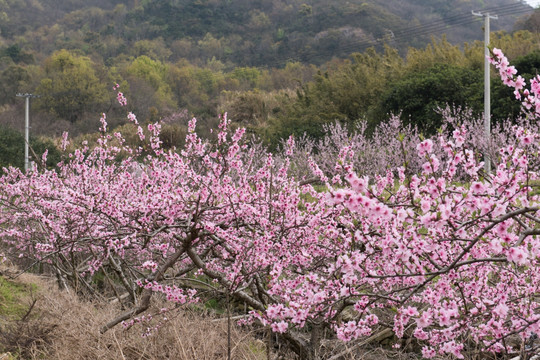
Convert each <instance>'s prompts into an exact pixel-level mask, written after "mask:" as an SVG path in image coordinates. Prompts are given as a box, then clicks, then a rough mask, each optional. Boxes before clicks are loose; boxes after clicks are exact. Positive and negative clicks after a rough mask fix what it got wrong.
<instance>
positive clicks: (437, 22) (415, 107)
mask: <svg viewBox="0 0 540 360" xmlns="http://www.w3.org/2000/svg"><path fill="white" fill-rule="evenodd" d="M451 4H452V5H451V7H450V5H449V2H447V1H442V0H441V1H425V0H408V1H397V0H393V1H382V0H371V1H359V0H354V1H345V0H335V1H332V2H328V1H322V0H311V1H299V0H291V1H283V0H272V1H262V0H257V1H251V0H250V1H247V0H228V1H217V0H198V1H179V0H176V1H173V0H168V1H149V0H141V1H135V0H129V1H128V0H124V1H101V0H88V1H79V0H55V1H39V0H0V18H1V21H0V124H2V126H3V127H11V128H15V129H19V130H20V129H21V128H22V120H21V119H23V118H24V114H23V108H24V106H23V103H22V101H21V99H20V98H17V97H15V94H16V93H18V92H27V93H33V94H37V95H40V97H39V98H38V99H35V100H33V101H32V133H33V134H34V135H45V136H58V135H59V134H61V133H62V132H63V131H66V130H67V131H70V132H71V133H72V134H74V135H77V134H86V133H91V132H94V131H95V130H96V129H97V128H98V126H99V122H98V119H99V114H101V113H107V116H108V119H109V124H110V126H112V127H116V126H120V125H122V124H123V123H124V122H125V115H124V114H123V113H122V112H119V111H118V107H117V105H115V104H116V102H115V99H114V94H113V93H112V91H111V87H112V85H113V84H116V83H118V84H120V86H121V90H122V91H123V92H124V93H125V94H126V96H127V98H128V99H129V102H128V107H129V110H130V111H133V112H134V113H136V114H137V116H138V117H139V119H140V120H141V121H143V122H144V121H157V120H160V119H161V120H164V122H163V123H164V126H165V128H164V131H163V135H162V136H163V137H164V141H165V143H166V145H170V146H173V145H175V144H178V143H179V142H181V141H182V139H183V137H184V132H185V125H186V121H187V119H189V118H191V117H192V116H196V117H197V118H199V120H200V124H201V126H200V127H199V129H200V131H203V132H204V131H205V130H204V129H207V128H208V127H209V126H211V125H212V123H214V122H215V119H216V118H217V115H218V113H219V112H222V111H228V112H229V114H230V117H231V118H232V119H233V121H235V122H237V123H240V124H241V125H242V126H246V127H247V128H248V130H249V131H252V132H254V133H256V134H257V135H258V136H260V137H262V138H263V140H264V141H265V142H266V143H267V144H269V145H272V146H275V145H276V144H277V143H278V142H279V139H280V138H281V137H283V136H288V135H289V134H290V133H295V134H303V133H304V132H307V134H308V135H311V136H320V134H321V131H322V127H321V125H322V124H324V123H328V122H334V121H341V122H345V123H353V122H355V121H357V120H361V119H365V120H367V121H368V123H369V124H370V126H371V127H372V126H374V125H375V124H377V123H378V122H380V121H381V120H384V119H385V118H387V117H388V115H389V114H390V113H402V114H404V116H407V117H410V116H413V115H414V116H415V119H417V120H414V121H415V122H417V123H419V125H420V127H421V128H422V129H423V130H424V131H434V129H436V128H437V124H438V120H437V116H438V115H436V114H435V115H434V114H433V111H434V109H435V108H436V107H439V106H441V107H444V106H446V104H447V103H448V104H450V105H452V106H453V105H455V106H456V107H469V108H473V109H474V110H475V111H479V110H480V109H481V96H482V95H481V91H482V90H481V89H482V88H481V85H480V81H481V67H482V57H483V55H482V43H480V42H479V41H478V39H481V38H482V37H483V31H482V26H483V22H482V19H481V18H479V17H475V16H473V15H472V14H471V10H483V11H490V12H492V13H495V14H497V15H499V19H498V20H496V21H492V30H493V31H494V33H493V34H492V35H493V43H494V44H495V45H498V46H503V45H504V46H506V47H510V48H511V49H510V51H509V52H508V55H509V56H510V58H511V59H513V58H515V57H519V56H524V55H527V54H529V53H530V52H531V51H533V50H535V49H538V36H537V26H536V25H535V24H536V22H535V19H536V17H535V16H534V15H535V13H534V11H533V9H532V8H531V7H529V6H527V5H525V4H524V3H522V2H520V1H516V0H496V1H495V0H494V1H490V2H489V4H486V3H485V2H484V1H480V0H477V1H471V0H469V1H465V0H460V1H453V2H452V3H451ZM516 30H520V31H517V32H514V31H516ZM521 30H523V31H521ZM450 79H453V80H452V81H453V83H452V84H448V81H450ZM436 83H439V87H445V89H446V90H445V94H442V93H439V94H437V92H434V91H433V89H432V88H431V87H432V86H431V85H429V84H436ZM494 86H499V87H501V86H500V85H494ZM411 87H412V89H414V92H411V91H409V89H411ZM448 89H452V90H451V91H449V90H448ZM495 91H499V92H500V93H501V94H502V95H504V96H503V98H499V99H497V98H494V102H495V103H496V104H495V108H496V109H495V111H494V114H495V116H496V117H497V116H498V117H506V116H507V115H508V112H509V111H510V112H512V111H513V110H508V107H504V110H501V111H499V112H498V110H497V106H498V105H497V103H498V102H503V103H504V101H505V100H504V97H508V96H511V94H510V95H508V92H507V91H506V90H505V89H504V88H502V87H501V89H500V90H497V89H495ZM505 91H506V92H505ZM501 109H502V108H501Z"/></svg>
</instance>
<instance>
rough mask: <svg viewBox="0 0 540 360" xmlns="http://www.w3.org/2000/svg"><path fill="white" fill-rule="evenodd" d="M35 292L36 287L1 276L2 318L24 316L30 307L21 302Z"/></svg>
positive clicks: (0, 314) (0, 306)
mask: <svg viewBox="0 0 540 360" xmlns="http://www.w3.org/2000/svg"><path fill="white" fill-rule="evenodd" d="M35 290H36V287H35V286H29V285H26V284H21V283H16V282H12V281H9V280H7V279H6V278H4V277H3V276H0V318H6V317H7V318H20V317H22V316H24V315H25V313H26V312H27V311H28V305H26V304H25V303H24V302H22V301H21V300H22V299H23V298H24V297H26V296H28V295H29V294H30V292H32V291H35Z"/></svg>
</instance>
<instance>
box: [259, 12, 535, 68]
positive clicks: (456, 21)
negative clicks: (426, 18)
mask: <svg viewBox="0 0 540 360" xmlns="http://www.w3.org/2000/svg"><path fill="white" fill-rule="evenodd" d="M482 11H490V12H497V13H498V14H499V15H501V16H504V15H517V14H524V13H529V12H531V11H533V9H532V8H530V7H529V6H527V5H524V4H523V3H513V4H509V5H501V6H494V7H488V8H486V9H484V10H482ZM475 22H477V19H475V18H474V17H472V16H471V13H470V12H467V13H460V14H456V15H452V16H449V17H446V18H444V19H440V20H436V21H433V22H431V23H428V24H424V25H419V26H414V27H407V28H402V29H397V30H391V31H392V33H393V34H394V36H393V37H392V38H391V40H393V41H398V40H402V39H404V38H411V37H421V36H424V35H430V34H437V33H439V32H441V31H444V30H448V29H450V28H454V27H456V26H460V25H467V24H472V23H475ZM387 40H388V38H377V39H369V40H359V41H355V42H351V43H349V44H347V45H345V46H341V47H340V48H339V51H341V52H349V51H350V52H361V51H364V50H366V49H367V48H369V47H373V46H379V45H382V44H384V43H385V42H387ZM328 55H331V52H329V51H327V52H320V51H316V50H312V51H308V52H304V53H303V54H301V55H299V56H295V57H288V58H283V59H279V58H278V59H276V60H274V61H271V62H267V63H266V64H265V66H264V67H266V68H270V67H279V66H283V65H284V64H286V63H287V62H294V61H301V60H302V58H306V57H308V58H309V59H310V60H313V59H322V58H324V57H326V56H328Z"/></svg>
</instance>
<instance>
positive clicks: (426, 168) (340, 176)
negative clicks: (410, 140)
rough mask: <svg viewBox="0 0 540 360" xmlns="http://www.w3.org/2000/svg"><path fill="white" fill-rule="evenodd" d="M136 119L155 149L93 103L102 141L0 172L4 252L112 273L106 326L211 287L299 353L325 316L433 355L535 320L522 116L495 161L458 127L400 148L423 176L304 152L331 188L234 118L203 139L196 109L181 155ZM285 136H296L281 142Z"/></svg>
mask: <svg viewBox="0 0 540 360" xmlns="http://www.w3.org/2000/svg"><path fill="white" fill-rule="evenodd" d="M493 53H494V58H493V62H494V63H496V65H497V66H498V67H499V68H500V69H501V75H503V77H504V79H505V82H506V83H507V84H509V85H512V86H514V87H516V91H517V93H516V96H518V95H519V96H524V97H525V100H524V102H525V104H524V106H525V107H526V108H530V109H536V108H537V107H536V105H537V104H538V103H539V101H538V100H537V99H538V98H539V89H538V86H537V85H538V82H536V80H533V83H532V87H531V90H523V84H522V81H520V80H519V78H517V79H514V75H515V74H514V71H513V69H512V68H511V67H509V65H508V64H507V63H506V60H505V59H504V56H503V55H502V53H500V52H498V50H494V52H493ZM119 101H120V102H121V103H123V104H125V102H126V100H125V98H123V96H122V95H121V94H119ZM527 104H530V105H531V106H530V107H529V106H528V105H527ZM538 108H540V106H539V107H538ZM535 111H538V110H535ZM128 117H129V119H130V121H132V122H133V123H134V124H133V126H136V127H137V129H138V134H139V136H140V138H141V141H146V142H147V143H148V144H149V147H150V148H151V149H152V152H151V154H150V155H145V153H143V152H142V150H141V149H131V148H129V147H127V146H124V145H123V138H122V135H121V134H112V135H111V134H108V133H107V131H106V121H105V116H103V117H102V128H101V130H102V137H101V138H100V140H99V144H98V146H96V147H95V148H93V149H90V148H88V147H86V146H85V147H83V148H82V149H79V150H76V151H75V152H74V153H72V154H70V155H69V156H68V157H67V158H66V160H65V161H64V162H63V163H61V164H59V170H57V171H48V170H44V171H42V172H30V173H26V174H23V173H21V172H20V171H19V170H17V169H10V170H9V171H7V174H6V175H5V176H4V177H2V178H1V179H0V189H1V190H0V206H1V207H0V237H1V238H2V241H3V242H4V243H5V244H6V245H8V246H9V247H10V251H11V252H12V253H13V254H16V255H18V256H20V257H26V258H30V259H32V260H33V261H39V262H42V263H43V264H46V265H47V266H48V267H49V268H50V269H52V270H53V271H54V272H55V273H56V274H57V276H58V279H59V281H60V283H61V284H63V286H66V287H68V286H70V287H74V288H75V289H78V290H80V291H85V292H87V293H92V294H95V296H100V295H99V291H98V290H97V288H96V286H95V281H94V280H93V279H94V276H95V275H96V274H101V275H102V276H104V277H105V278H106V279H108V281H109V282H110V284H111V285H112V288H113V289H114V291H116V293H117V297H118V299H119V301H120V302H122V303H123V306H124V308H125V311H124V312H122V313H120V314H119V315H118V316H117V317H116V318H114V319H111V321H110V322H109V323H107V324H104V326H103V328H102V331H107V330H108V329H110V328H111V327H113V326H116V325H117V324H120V323H123V324H124V325H125V326H130V325H131V324H134V323H136V322H144V323H150V321H149V320H150V319H151V316H156V314H151V313H149V308H150V299H151V297H152V296H161V297H162V298H164V299H166V300H168V301H169V303H170V306H169V307H167V308H163V309H161V310H160V311H159V314H157V315H162V316H164V314H166V313H167V312H168V311H171V310H172V309H174V308H175V307H177V306H178V305H181V304H186V303H190V302H196V301H197V300H198V298H199V296H200V293H201V292H204V291H206V290H211V291H213V292H216V293H220V294H223V295H225V296H227V297H230V298H232V299H235V300H236V301H238V302H241V303H244V304H245V305H246V307H247V308H248V309H249V315H250V317H249V318H248V321H253V322H255V323H256V324H259V325H264V326H269V327H270V328H271V329H272V330H273V331H274V332H275V333H277V334H279V336H280V337H281V338H282V339H284V340H285V341H287V342H288V344H289V345H290V346H291V348H292V349H293V350H294V351H295V352H296V353H297V354H298V355H299V356H300V357H302V358H317V357H318V348H319V341H320V338H321V333H322V332H321V330H322V329H325V328H326V329H330V330H331V331H332V332H333V333H335V334H336V336H337V337H338V338H339V339H341V340H343V341H351V340H354V339H358V338H361V337H364V336H368V335H370V334H371V333H372V332H373V331H374V329H376V328H378V327H388V328H390V329H392V331H393V332H394V333H395V335H397V337H404V336H407V337H413V338H416V339H417V341H418V342H419V343H420V344H421V345H422V354H423V356H424V357H426V358H432V357H435V356H437V355H438V354H441V355H445V354H451V355H453V356H456V357H458V358H463V357H464V356H465V355H467V354H469V353H471V352H475V351H496V352H500V351H510V352H512V351H518V350H519V349H518V348H516V346H515V344H514V343H512V342H510V341H508V340H509V339H510V338H513V337H521V339H524V340H525V339H528V338H529V336H530V334H531V333H538V332H539V331H540V308H539V305H538V301H539V299H538V296H539V295H538V294H539V287H540V272H539V271H538V265H539V259H540V239H539V238H538V236H539V235H540V229H539V224H538V223H539V222H540V216H538V211H539V210H540V204H539V195H538V193H537V192H536V191H535V190H534V185H535V184H537V180H538V175H537V173H536V172H535V171H533V169H531V168H530V161H531V158H534V157H536V156H538V150H539V148H538V146H539V140H540V137H539V134H537V133H533V132H531V131H530V129H526V128H522V127H517V126H516V127H515V128H514V134H513V143H512V142H510V141H509V142H508V143H507V144H506V145H505V146H504V147H503V148H501V149H500V152H499V159H498V162H497V164H498V166H497V169H496V171H494V173H493V174H485V173H483V170H482V168H483V164H482V162H480V161H479V160H478V159H479V156H478V154H475V153H474V152H473V151H471V150H470V149H469V148H468V146H467V143H465V138H466V134H467V131H468V129H467V128H466V127H465V126H461V127H459V126H458V127H456V129H455V130H454V132H453V133H452V135H451V136H443V135H440V136H438V137H436V138H433V139H427V140H424V141H418V144H417V146H416V152H417V153H416V154H404V158H405V159H406V158H407V157H411V156H415V157H418V159H419V160H420V161H421V163H422V164H423V165H422V166H421V168H422V171H421V172H420V173H416V174H414V173H411V171H409V169H408V168H407V162H404V166H402V167H399V168H396V169H391V170H389V171H388V172H387V173H386V175H385V176H376V177H375V178H371V179H370V178H367V177H363V176H362V174H357V173H356V172H355V169H354V167H353V165H351V164H353V158H354V156H355V154H354V152H353V150H352V148H350V147H345V148H343V149H342V151H341V152H340V154H339V156H338V158H337V159H336V167H335V174H334V175H335V176H334V177H333V178H327V177H326V175H325V174H324V173H323V172H322V171H321V170H320V169H319V168H318V166H317V164H315V163H314V162H313V161H312V162H310V166H311V168H312V171H313V174H314V176H316V177H317V178H318V181H319V182H321V183H323V184H325V185H326V188H327V190H326V191H323V192H317V191H315V190H314V188H313V187H312V186H311V185H310V183H311V181H307V180H305V179H296V178H294V177H293V176H291V175H290V172H289V165H290V164H289V160H288V159H287V158H286V159H285V161H283V162H280V163H277V162H275V161H274V159H273V156H272V155H271V154H268V155H267V156H266V162H265V163H264V164H262V165H257V164H255V163H253V161H252V159H254V158H255V157H256V156H255V155H256V154H253V153H252V151H253V150H251V149H250V148H248V147H246V146H245V145H243V144H242V136H243V130H242V129H239V130H237V131H236V132H234V133H233V134H229V133H228V132H229V130H228V120H227V118H226V117H223V119H222V120H221V124H220V128H219V131H218V134H217V139H216V140H215V141H213V142H212V141H203V140H202V139H200V138H199V137H198V136H197V135H196V133H195V121H194V120H193V121H192V122H190V125H189V133H188V135H187V139H186V145H185V147H184V148H183V149H181V150H180V151H179V152H173V151H168V152H166V151H164V150H162V149H161V147H160V141H159V129H160V126H159V124H149V125H148V126H147V129H143V128H142V127H141V126H140V125H139V124H138V123H137V119H136V117H135V115H133V114H129V116H128ZM65 141H67V139H65ZM64 145H65V144H64ZM434 146H438V147H440V148H442V149H443V150H444V151H443V152H442V153H437V154H439V155H436V154H435V153H434V151H433V149H434ZM294 151H295V148H294V141H293V139H290V141H289V142H288V149H287V155H288V156H292V155H293V154H294ZM463 179H466V181H464V180H463ZM149 330H151V329H149ZM308 332H309V333H310V336H308V337H306V336H305V334H306V333H308Z"/></svg>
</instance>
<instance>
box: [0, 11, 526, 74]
mask: <svg viewBox="0 0 540 360" xmlns="http://www.w3.org/2000/svg"><path fill="white" fill-rule="evenodd" d="M471 10H484V11H490V12H492V13H495V14H498V15H499V16H500V17H499V20H497V21H493V23H492V30H493V31H497V30H501V29H503V30H507V31H511V30H512V28H513V24H514V23H515V22H516V20H518V19H519V17H520V16H523V15H525V14H530V13H531V12H532V8H531V7H530V6H528V5H525V4H524V3H522V2H521V1H519V0H492V1H489V2H487V1H482V0H456V1H452V2H448V1H444V0H389V1H387V0H349V1H347V0H333V1H331V2H328V1H325V0H287V1H285V0H264V1H263V0H227V1H221V0H197V1H188V0H160V1H156V0H140V1H138V0H116V1H105V0H88V1H82V0H54V1H44V0H1V1H0V17H1V19H2V21H1V22H0V34H1V36H0V45H2V44H4V45H5V46H6V45H11V44H13V43H18V44H20V45H21V46H23V47H24V48H25V49H26V50H28V51H31V52H34V53H36V56H37V57H38V58H39V57H40V54H42V53H44V54H45V55H48V54H50V53H52V52H53V51H54V50H57V49H58V48H68V49H69V48H71V49H81V50H82V51H83V52H85V53H86V54H94V55H99V56H100V57H102V58H104V59H108V58H111V57H115V56H118V55H119V54H121V53H122V52H124V51H125V49H126V47H130V46H132V45H133V44H134V43H135V42H137V41H141V40H151V41H156V40H157V39H162V40H163V42H161V43H160V44H161V46H162V47H164V48H165V49H160V51H161V52H162V56H164V57H166V58H167V57H171V58H172V59H171V60H175V59H178V58H187V59H189V60H190V61H194V60H196V59H198V60H200V61H203V62H205V61H206V60H207V59H212V58H213V57H215V58H216V59H218V60H221V61H223V62H230V63H233V64H241V65H256V66H260V65H265V66H270V67H279V66H282V65H284V64H285V62H286V61H287V60H291V59H292V60H296V61H302V62H309V63H315V64H320V63H323V62H325V61H328V60H329V59H331V58H332V57H345V56H347V55H348V54H350V53H352V52H358V51H363V50H365V49H366V48H368V47H370V46H381V44H382V43H383V42H387V43H390V44H391V45H392V46H394V47H397V48H399V49H402V50H403V49H406V48H407V47H409V46H424V45H425V44H426V43H427V42H429V40H430V37H431V36H440V35H442V34H443V33H446V34H447V36H448V39H449V40H450V41H451V42H453V43H463V42H465V41H472V40H478V39H482V36H483V32H482V25H483V23H482V20H481V19H480V18H478V17H474V16H473V15H472V14H471ZM160 41H161V40H160ZM153 46H157V45H155V44H154V45H153ZM158 47H159V46H158Z"/></svg>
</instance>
